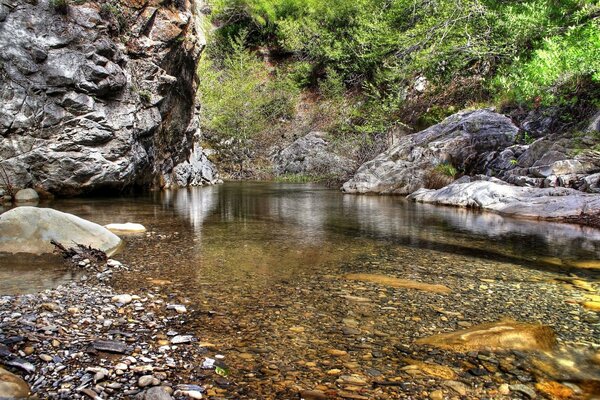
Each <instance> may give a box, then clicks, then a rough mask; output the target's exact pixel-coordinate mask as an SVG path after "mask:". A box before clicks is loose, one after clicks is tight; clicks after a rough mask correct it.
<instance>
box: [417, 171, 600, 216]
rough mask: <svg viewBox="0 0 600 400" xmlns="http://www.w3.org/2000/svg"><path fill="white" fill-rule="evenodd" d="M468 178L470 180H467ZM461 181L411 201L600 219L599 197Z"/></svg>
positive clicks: (426, 191) (516, 213)
mask: <svg viewBox="0 0 600 400" xmlns="http://www.w3.org/2000/svg"><path fill="white" fill-rule="evenodd" d="M465 178H467V177H465ZM482 178H483V179H482V180H476V181H473V182H470V179H460V180H458V181H456V182H455V183H452V184H450V185H448V186H446V187H444V188H442V189H438V190H431V189H420V190H418V191H416V192H414V193H412V194H411V195H409V196H408V199H410V200H413V201H417V202H420V203H430V204H440V205H448V206H458V207H467V208H476V209H482V210H488V211H494V212H497V213H499V214H503V215H510V216H516V217H524V218H533V219H548V220H567V221H568V220H573V219H576V218H586V217H594V216H598V215H600V196H598V195H594V194H585V193H581V192H579V191H577V190H575V189H569V188H543V189H542V188H528V187H518V186H513V185H509V184H506V183H504V182H502V181H500V180H498V179H491V180H489V179H485V178H486V177H482Z"/></svg>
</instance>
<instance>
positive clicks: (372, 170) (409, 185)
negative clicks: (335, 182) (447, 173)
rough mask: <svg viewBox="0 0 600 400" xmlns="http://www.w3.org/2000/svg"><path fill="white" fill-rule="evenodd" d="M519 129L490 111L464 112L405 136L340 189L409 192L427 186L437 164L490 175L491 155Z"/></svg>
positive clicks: (355, 191) (360, 191) (395, 192)
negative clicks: (445, 164) (488, 171)
mask: <svg viewBox="0 0 600 400" xmlns="http://www.w3.org/2000/svg"><path fill="white" fill-rule="evenodd" d="M518 131H519V129H518V128H517V127H516V126H515V125H514V124H513V123H512V121H511V120H510V119H509V118H507V117H506V116H504V115H501V114H498V113H495V112H493V111H491V110H488V109H483V110H475V111H463V112H460V113H457V114H454V115H452V116H450V117H448V118H446V119H445V120H444V121H442V122H441V123H439V124H437V125H434V126H432V127H430V128H428V129H425V130H424V131H421V132H418V133H415V134H412V135H407V136H404V137H401V138H400V139H399V143H398V144H397V145H396V146H394V147H393V148H391V149H389V150H387V151H386V152H384V153H382V154H380V155H378V156H377V157H375V159H373V160H371V161H368V162H366V163H365V164H363V165H362V166H361V167H360V168H359V169H358V171H357V172H356V174H355V175H354V177H353V178H352V179H350V180H349V181H348V182H346V183H345V184H344V185H343V187H342V190H343V191H344V192H346V193H389V194H402V195H406V194H410V193H412V192H414V191H415V190H417V189H420V188H422V187H425V185H426V182H427V179H428V175H429V174H430V173H431V171H432V170H433V169H434V168H435V167H436V166H437V165H439V164H444V163H447V164H451V165H452V166H453V167H455V168H456V169H457V170H458V171H461V172H462V173H464V174H472V173H486V172H487V169H488V164H489V159H490V158H491V157H490V156H491V155H493V154H496V152H498V151H502V150H503V149H505V148H507V147H509V146H511V145H513V144H514V143H515V139H516V136H517V133H518Z"/></svg>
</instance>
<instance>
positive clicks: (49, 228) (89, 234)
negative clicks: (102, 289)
mask: <svg viewBox="0 0 600 400" xmlns="http://www.w3.org/2000/svg"><path fill="white" fill-rule="evenodd" d="M51 240H55V241H57V242H59V243H61V244H63V245H65V246H66V247H70V246H72V245H73V244H74V243H78V244H83V245H86V246H91V247H92V248H95V249H100V250H102V251H104V252H106V254H107V255H109V256H110V255H111V254H113V253H114V252H115V251H116V250H117V249H118V248H119V246H120V245H121V239H120V238H119V237H118V236H117V235H115V234H114V233H112V232H111V231H109V230H108V229H106V228H104V227H102V226H100V225H98V224H95V223H93V222H90V221H87V220H85V219H82V218H79V217H76V216H75V215H72V214H67V213H63V212H60V211H56V210H53V209H51V208H37V207H16V208H13V209H12V210H9V211H7V212H5V213H3V214H1V215H0V252H2V253H31V254H46V253H52V252H53V251H54V246H53V245H52V244H51V243H50V241H51Z"/></svg>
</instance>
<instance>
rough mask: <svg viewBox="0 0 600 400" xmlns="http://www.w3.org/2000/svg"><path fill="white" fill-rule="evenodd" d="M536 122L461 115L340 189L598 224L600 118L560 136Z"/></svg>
mask: <svg viewBox="0 0 600 400" xmlns="http://www.w3.org/2000/svg"><path fill="white" fill-rule="evenodd" d="M539 119H540V116H539V115H537V114H536V113H534V112H532V114H531V115H530V116H529V117H528V118H526V119H525V120H524V121H522V122H521V124H520V125H519V126H518V125H516V124H515V123H514V122H513V121H512V120H511V119H510V118H508V117H507V116H505V115H501V114H498V113H496V112H494V111H492V110H488V109H483V110H475V111H463V112H460V113H457V114H455V115H452V116H450V117H448V118H447V119H445V120H444V121H443V122H441V123H439V124H437V125H434V126H432V127H430V128H428V129H426V130H424V131H422V132H418V133H415V134H411V135H407V136H404V137H402V138H400V141H399V143H398V144H397V145H395V146H394V147H392V148H391V149H389V150H387V151H385V152H384V153H382V154H380V155H379V156H377V157H376V158H375V159H373V160H371V161H368V162H366V163H365V164H363V165H362V166H361V167H360V168H359V169H358V171H357V172H356V174H355V175H354V177H353V178H352V179H350V180H349V181H348V182H346V183H345V184H344V185H343V187H342V190H343V191H344V192H346V193H378V194H401V195H409V199H412V200H414V201H418V202H423V203H432V204H442V205H453V206H460V207H470V208H477V209H482V210H491V211H495V212H498V213H501V214H506V215H513V216H521V217H527V218H534V219H548V220H560V221H567V222H577V223H585V224H590V225H595V224H596V223H597V218H596V217H595V216H596V215H598V211H599V204H600V203H599V201H600V196H598V193H600V186H599V183H600V152H599V151H598V148H599V146H600V132H599V131H598V127H597V117H595V118H593V121H592V123H591V124H589V127H587V129H586V130H582V131H581V132H561V133H550V132H546V131H544V128H543V127H542V126H540V123H539V121H538V120H539ZM547 125H548V126H549V123H548V122H547V121H546V122H545V125H544V126H547ZM459 177H460V179H458V180H456V179H457V178H459ZM472 180H474V181H477V182H471V181H472Z"/></svg>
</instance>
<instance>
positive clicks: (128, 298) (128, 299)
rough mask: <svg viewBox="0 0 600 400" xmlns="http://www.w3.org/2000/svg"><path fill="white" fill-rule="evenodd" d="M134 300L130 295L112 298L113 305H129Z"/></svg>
mask: <svg viewBox="0 0 600 400" xmlns="http://www.w3.org/2000/svg"><path fill="white" fill-rule="evenodd" d="M132 300H133V296H131V295H129V294H119V295H117V296H114V297H113V298H112V302H113V303H120V304H129V303H131V301H132Z"/></svg>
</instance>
